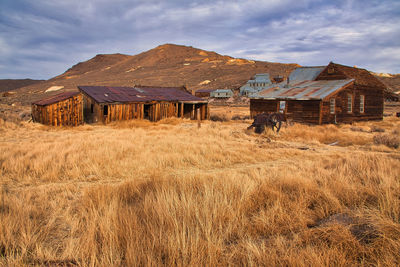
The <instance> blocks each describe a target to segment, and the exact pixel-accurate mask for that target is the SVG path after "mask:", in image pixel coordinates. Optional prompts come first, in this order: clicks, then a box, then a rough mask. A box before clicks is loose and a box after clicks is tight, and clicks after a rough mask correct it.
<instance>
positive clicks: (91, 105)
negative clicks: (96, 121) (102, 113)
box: [90, 104, 94, 113]
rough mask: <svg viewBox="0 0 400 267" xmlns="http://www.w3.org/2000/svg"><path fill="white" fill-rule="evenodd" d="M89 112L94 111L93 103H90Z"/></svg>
mask: <svg viewBox="0 0 400 267" xmlns="http://www.w3.org/2000/svg"><path fill="white" fill-rule="evenodd" d="M90 112H91V113H93V112H94V106H93V104H90Z"/></svg>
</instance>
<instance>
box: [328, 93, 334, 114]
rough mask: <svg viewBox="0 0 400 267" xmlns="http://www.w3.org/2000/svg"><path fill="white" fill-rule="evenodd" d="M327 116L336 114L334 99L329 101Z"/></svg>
mask: <svg viewBox="0 0 400 267" xmlns="http://www.w3.org/2000/svg"><path fill="white" fill-rule="evenodd" d="M329 114H336V99H335V98H334V97H332V98H331V99H330V100H329Z"/></svg>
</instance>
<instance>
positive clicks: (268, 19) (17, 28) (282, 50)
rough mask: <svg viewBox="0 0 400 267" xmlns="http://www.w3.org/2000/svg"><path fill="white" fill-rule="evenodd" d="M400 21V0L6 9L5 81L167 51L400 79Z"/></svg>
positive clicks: (1, 72) (124, 0) (10, 1)
mask: <svg viewBox="0 0 400 267" xmlns="http://www.w3.org/2000/svg"><path fill="white" fill-rule="evenodd" d="M399 12H400V2H398V1H396V0H393V1H368V3H366V2H365V1H361V0H338V1H322V0H298V1H293V0H272V1H265V0H244V1H211V0H205V1H184V0H172V1H155V0H148V1H145V0H137V1H130V0H114V1H106V0H86V1H81V0H69V1H62V0H53V1H48V0H36V1H29V0H2V2H1V3H0V65H1V66H7V67H2V68H0V78H26V77H31V78H46V79H47V78H50V77H52V76H56V75H58V74H60V73H62V72H64V71H65V70H66V69H68V68H69V67H71V66H72V65H74V64H76V63H77V62H80V61H84V60H87V59H89V58H91V57H93V56H94V55H96V54H98V53H118V52H119V53H126V54H136V53H139V52H142V51H145V50H148V49H151V48H153V47H155V46H157V45H160V44H163V43H178V44H184V45H192V46H195V47H199V48H203V49H207V50H214V51H216V52H218V53H221V54H227V55H232V56H236V57H244V58H250V59H259V60H267V61H275V62H296V63H299V64H301V65H321V64H322V65H323V64H327V63H328V62H329V61H331V60H334V61H336V62H338V63H342V64H347V65H357V66H360V67H365V68H368V69H371V70H373V71H379V72H392V73H393V72H400V63H398V62H400V61H399V60H398V56H397V55H398V54H392V53H397V52H398V51H399V48H400V16H399Z"/></svg>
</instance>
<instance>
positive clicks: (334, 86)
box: [252, 79, 354, 100]
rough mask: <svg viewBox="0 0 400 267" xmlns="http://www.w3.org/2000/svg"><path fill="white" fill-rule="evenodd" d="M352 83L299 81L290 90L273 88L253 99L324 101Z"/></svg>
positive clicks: (351, 80)
mask: <svg viewBox="0 0 400 267" xmlns="http://www.w3.org/2000/svg"><path fill="white" fill-rule="evenodd" d="M352 82H354V79H347V80H319V81H298V82H293V83H290V84H289V87H288V88H286V87H284V86H282V85H276V86H272V87H270V88H268V89H265V90H262V91H261V92H258V93H256V94H253V95H252V98H264V99H296V100H310V99H324V98H325V97H327V96H329V95H330V94H332V93H334V92H335V91H337V90H339V89H341V88H343V87H345V86H346V85H348V84H350V83H352Z"/></svg>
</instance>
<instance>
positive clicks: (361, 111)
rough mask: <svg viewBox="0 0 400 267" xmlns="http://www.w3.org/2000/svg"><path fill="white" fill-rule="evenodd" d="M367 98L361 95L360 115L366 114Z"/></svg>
mask: <svg viewBox="0 0 400 267" xmlns="http://www.w3.org/2000/svg"><path fill="white" fill-rule="evenodd" d="M364 103H365V96H364V95H360V113H364Z"/></svg>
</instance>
